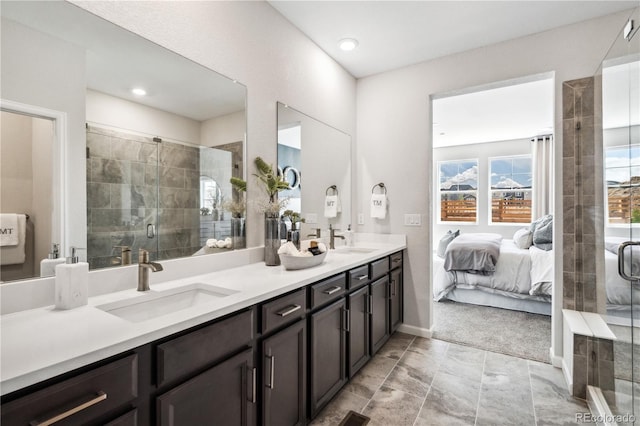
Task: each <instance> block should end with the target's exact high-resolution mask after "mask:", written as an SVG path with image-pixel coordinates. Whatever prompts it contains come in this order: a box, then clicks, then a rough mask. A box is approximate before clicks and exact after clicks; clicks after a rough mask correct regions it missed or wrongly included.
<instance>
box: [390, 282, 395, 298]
mask: <svg viewBox="0 0 640 426" xmlns="http://www.w3.org/2000/svg"><path fill="white" fill-rule="evenodd" d="M395 295H396V280H393V281H391V296H395Z"/></svg>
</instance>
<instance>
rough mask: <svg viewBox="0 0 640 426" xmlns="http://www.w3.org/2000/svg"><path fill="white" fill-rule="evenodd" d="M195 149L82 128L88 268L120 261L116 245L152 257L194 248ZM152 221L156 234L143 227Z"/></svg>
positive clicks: (189, 251) (185, 252)
mask: <svg viewBox="0 0 640 426" xmlns="http://www.w3.org/2000/svg"><path fill="white" fill-rule="evenodd" d="M199 155H200V154H199V149H198V148H193V147H189V146H185V145H180V144H175V143H171V142H166V141H163V142H154V141H153V140H152V139H151V138H146V137H141V136H137V135H132V134H128V133H124V132H120V131H113V130H105V129H101V128H96V127H88V128H87V226H88V229H87V250H88V255H87V258H88V259H89V263H90V264H91V267H92V268H101V267H106V266H111V265H113V264H117V263H118V262H119V259H118V256H119V255H120V250H119V249H118V248H117V246H128V247H131V248H132V261H133V262H134V263H135V262H136V261H137V254H138V249H139V248H144V249H146V250H149V251H150V252H151V256H152V258H153V259H160V260H161V259H166V258H172V257H179V256H188V255H191V254H193V253H195V252H196V251H197V250H198V249H199V248H200V246H199V234H200V224H199V209H198V206H199V188H200V172H199V163H200V159H199ZM149 224H152V225H155V227H156V234H155V237H151V238H150V237H149V236H148V235H147V226H148V225H149Z"/></svg>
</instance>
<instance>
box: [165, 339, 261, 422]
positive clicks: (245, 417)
mask: <svg viewBox="0 0 640 426" xmlns="http://www.w3.org/2000/svg"><path fill="white" fill-rule="evenodd" d="M252 365H253V349H248V350H246V351H244V352H241V353H239V354H238V355H236V356H234V357H232V358H230V359H228V360H227V361H224V362H222V363H221V364H218V365H217V366H215V367H213V368H211V369H209V370H207V371H205V372H204V373H202V374H200V375H198V376H196V377H194V378H193V379H191V380H189V381H187V382H185V383H183V384H182V385H180V386H177V387H175V388H173V389H172V390H170V391H168V392H167V393H165V394H163V395H161V396H159V397H158V400H157V402H158V403H157V407H158V424H159V425H166V426H182V425H190V426H198V425H202V426H204V425H225V426H227V425H253V424H255V418H256V416H255V412H256V411H255V410H256V409H255V406H256V404H255V401H256V389H255V383H256V375H255V374H256V371H255V369H254V368H252Z"/></svg>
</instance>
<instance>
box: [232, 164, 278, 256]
mask: <svg viewBox="0 0 640 426" xmlns="http://www.w3.org/2000/svg"><path fill="white" fill-rule="evenodd" d="M254 164H255V166H256V171H257V172H256V173H254V174H253V175H254V176H255V177H256V178H257V179H258V182H261V183H262V186H263V189H264V191H265V193H266V198H263V199H259V200H258V201H257V202H256V206H257V208H258V210H259V211H260V212H262V213H264V262H265V264H266V265H267V266H277V265H280V257H279V256H278V249H279V248H280V223H279V218H280V211H281V210H282V209H283V208H284V207H285V206H286V203H287V201H288V199H286V198H284V199H278V193H279V192H280V191H283V190H286V189H291V188H290V187H289V184H288V183H287V182H286V181H285V180H284V179H283V177H282V176H278V174H277V173H276V172H275V171H274V169H273V166H272V165H271V164H268V163H267V162H266V161H264V160H263V159H262V158H261V157H256V159H255V160H254ZM232 183H233V182H232ZM238 183H240V182H238ZM244 187H245V189H246V182H244Z"/></svg>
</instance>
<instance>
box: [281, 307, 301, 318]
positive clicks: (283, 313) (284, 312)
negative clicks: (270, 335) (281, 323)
mask: <svg viewBox="0 0 640 426" xmlns="http://www.w3.org/2000/svg"><path fill="white" fill-rule="evenodd" d="M300 309H302V306H300V305H289V306H287V307H286V308H285V309H283V310H281V311H279V312H276V315H280V316H281V317H283V318H284V317H286V316H287V315H291V314H292V313H294V312H295V311H299V310H300Z"/></svg>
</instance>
